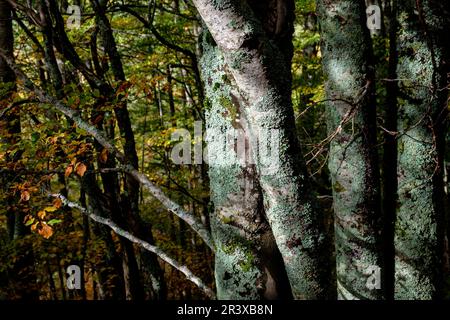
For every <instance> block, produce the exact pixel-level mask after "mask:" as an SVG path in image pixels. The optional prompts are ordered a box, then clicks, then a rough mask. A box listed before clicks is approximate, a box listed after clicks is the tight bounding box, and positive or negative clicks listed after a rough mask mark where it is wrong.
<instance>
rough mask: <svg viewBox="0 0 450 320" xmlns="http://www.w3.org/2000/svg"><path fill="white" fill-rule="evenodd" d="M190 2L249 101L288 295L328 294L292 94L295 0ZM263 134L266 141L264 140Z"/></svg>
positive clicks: (317, 214) (322, 243)
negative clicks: (282, 261)
mask: <svg viewBox="0 0 450 320" xmlns="http://www.w3.org/2000/svg"><path fill="white" fill-rule="evenodd" d="M194 4H195V6H196V7H197V9H198V11H199V13H200V15H201V17H202V18H203V20H204V21H205V23H206V25H207V27H208V29H209V31H210V32H211V34H212V37H213V38H214V40H215V42H216V43H217V45H218V47H219V49H220V51H221V52H222V54H223V55H224V58H225V61H226V63H227V66H228V67H229V70H230V73H231V74H232V76H233V78H234V80H235V82H236V86H237V88H238V89H239V91H240V93H241V94H242V98H243V99H244V100H245V101H247V103H248V104H246V105H245V107H244V108H243V110H242V113H243V114H244V116H245V118H246V119H248V126H249V133H250V134H249V137H250V145H251V147H252V150H253V153H254V159H255V163H256V169H257V172H258V174H259V182H260V186H261V189H262V192H263V196H264V207H265V212H266V215H267V218H268V221H269V223H270V226H271V228H272V232H273V235H274V237H275V240H276V243H277V246H278V248H279V250H280V252H281V255H282V256H283V260H284V264H285V267H286V271H287V275H288V277H289V280H290V285H291V288H292V293H293V296H294V298H297V299H324V298H330V297H333V295H334V288H333V285H334V281H333V280H332V267H331V265H332V263H331V254H330V249H331V244H330V242H329V238H328V237H327V235H326V233H325V225H324V216H323V213H322V211H321V210H319V209H318V207H317V201H316V198H315V195H314V193H313V192H312V190H311V186H310V181H309V178H308V173H307V170H306V165H305V161H304V158H303V155H302V153H301V150H300V144H299V141H298V140H297V133H296V128H295V121H294V112H293V108H292V102H291V71H290V61H291V57H292V41H291V40H292V32H293V12H294V8H293V7H294V1H291V0H288V1H269V0H267V1H248V2H247V1H235V0H194ZM250 5H251V6H252V7H250ZM275 37H276V38H277V40H275V39H274V38H275ZM268 134H272V139H269V140H271V141H269V142H272V143H271V145H272V147H271V148H268V147H267V144H266V143H267V142H268V141H265V140H264V136H265V137H267V135H268ZM274 136H275V137H274ZM258 139H259V140H260V143H258ZM258 145H259V146H260V147H261V148H260V149H265V150H266V151H267V149H268V151H269V152H270V153H271V155H270V157H268V156H267V155H262V154H261V153H262V152H261V150H259V149H258ZM273 145H275V147H273ZM277 145H278V146H279V147H277Z"/></svg>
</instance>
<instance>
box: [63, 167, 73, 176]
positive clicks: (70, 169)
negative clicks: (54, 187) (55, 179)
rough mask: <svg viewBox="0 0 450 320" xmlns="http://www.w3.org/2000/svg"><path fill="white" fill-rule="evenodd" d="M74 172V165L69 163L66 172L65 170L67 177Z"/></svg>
mask: <svg viewBox="0 0 450 320" xmlns="http://www.w3.org/2000/svg"><path fill="white" fill-rule="evenodd" d="M72 172H73V166H72V165H69V166H68V167H67V169H66V172H64V176H65V177H66V178H67V177H68V176H70V174H71V173H72Z"/></svg>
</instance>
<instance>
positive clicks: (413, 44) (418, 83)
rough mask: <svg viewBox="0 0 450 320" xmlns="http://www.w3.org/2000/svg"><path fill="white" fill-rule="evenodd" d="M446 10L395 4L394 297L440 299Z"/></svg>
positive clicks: (439, 5) (434, 4) (442, 4)
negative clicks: (396, 91)
mask: <svg viewBox="0 0 450 320" xmlns="http://www.w3.org/2000/svg"><path fill="white" fill-rule="evenodd" d="M448 11H449V1H431V0H422V1H417V2H416V1H408V0H401V1H398V15H397V19H398V21H399V27H400V28H399V31H398V55H399V60H398V65H397V78H398V79H399V80H398V81H399V100H398V102H399V110H398V112H399V113H398V131H399V135H398V204H397V217H396V224H395V250H396V256H395V298H396V299H408V300H409V299H433V298H439V297H441V295H442V285H443V281H442V280H443V279H442V255H443V240H444V239H443V238H444V213H443V208H444V202H443V199H444V198H443V177H442V173H443V169H442V168H443V166H442V155H443V145H444V126H443V122H444V120H445V118H446V110H447V94H448V92H447V89H446V86H447V76H446V71H447V70H446V64H445V60H446V59H447V58H446V53H445V50H444V49H445V46H444V44H443V41H444V40H445V39H448V38H447V37H448V28H446V26H448V21H449V18H448V16H449V14H448ZM445 41H448V40H445ZM447 62H448V61H447Z"/></svg>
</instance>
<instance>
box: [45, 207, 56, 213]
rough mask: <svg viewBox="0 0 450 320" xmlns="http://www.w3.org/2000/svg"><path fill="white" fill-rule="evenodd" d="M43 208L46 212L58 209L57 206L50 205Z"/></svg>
mask: <svg viewBox="0 0 450 320" xmlns="http://www.w3.org/2000/svg"><path fill="white" fill-rule="evenodd" d="M44 210H45V211H47V212H54V211H56V210H58V208H56V207H54V206H51V207H46V208H45V209H44Z"/></svg>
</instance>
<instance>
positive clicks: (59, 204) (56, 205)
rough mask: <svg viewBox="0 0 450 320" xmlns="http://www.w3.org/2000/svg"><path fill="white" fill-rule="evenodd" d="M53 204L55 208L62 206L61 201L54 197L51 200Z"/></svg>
mask: <svg viewBox="0 0 450 320" xmlns="http://www.w3.org/2000/svg"><path fill="white" fill-rule="evenodd" d="M53 206H54V207H55V208H57V209H59V208H61V207H62V201H61V199H59V198H55V199H54V200H53Z"/></svg>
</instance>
